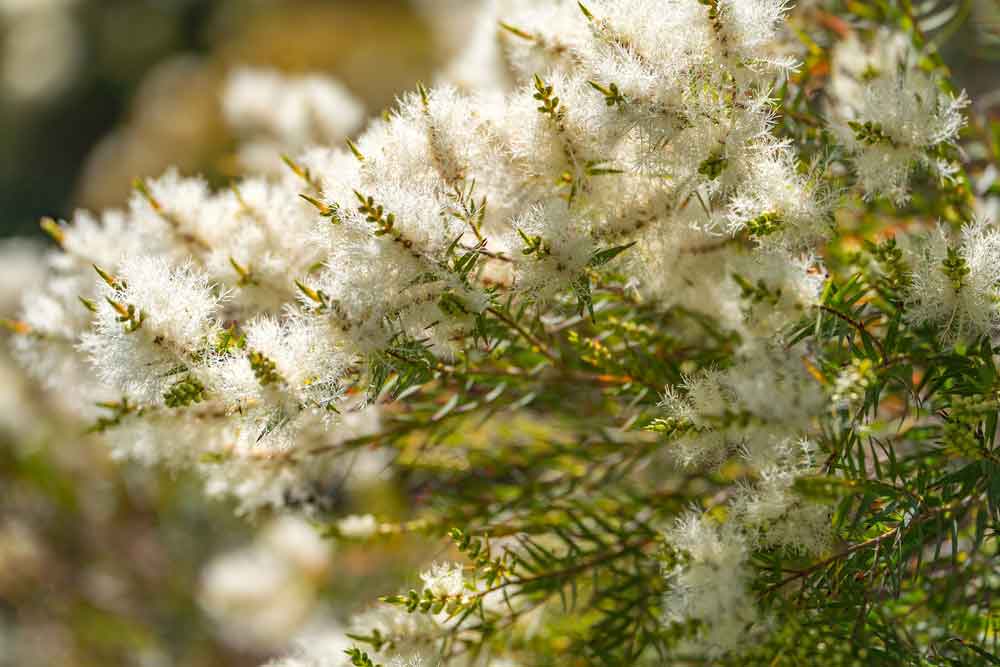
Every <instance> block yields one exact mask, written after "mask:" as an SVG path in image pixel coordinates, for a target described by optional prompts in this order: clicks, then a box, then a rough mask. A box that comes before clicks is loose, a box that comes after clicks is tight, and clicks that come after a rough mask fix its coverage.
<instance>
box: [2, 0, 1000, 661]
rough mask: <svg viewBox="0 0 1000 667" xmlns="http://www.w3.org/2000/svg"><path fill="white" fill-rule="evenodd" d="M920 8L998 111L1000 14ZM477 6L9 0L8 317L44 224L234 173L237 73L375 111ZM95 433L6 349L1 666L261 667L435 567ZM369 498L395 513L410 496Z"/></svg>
mask: <svg viewBox="0 0 1000 667" xmlns="http://www.w3.org/2000/svg"><path fill="white" fill-rule="evenodd" d="M805 4H812V5H814V6H815V5H817V4H820V3H816V2H813V3H805ZM855 4H857V3H855ZM914 4H915V5H919V7H920V11H921V12H922V15H923V16H924V18H925V20H927V21H929V23H928V24H927V27H928V32H929V34H931V35H932V36H934V37H936V38H939V39H940V40H941V42H942V44H943V45H942V47H941V48H942V52H943V53H944V55H945V57H946V60H947V62H948V63H949V65H950V66H951V67H952V68H953V71H954V73H955V76H956V80H957V82H958V84H959V85H960V86H962V87H965V88H966V89H968V90H969V93H970V95H972V97H973V99H974V100H976V102H977V104H978V105H980V106H991V105H996V106H998V107H1000V104H998V102H1000V98H998V97H997V95H996V94H995V93H994V92H993V91H995V90H996V89H997V88H998V87H1000V65H998V58H1000V20H998V18H997V17H1000V4H998V0H954V1H951V0H928V1H925V2H915V3H914ZM476 5H477V3H476V2H475V1H474V0H410V1H409V2H407V1H404V0H355V1H352V0H339V1H338V0H284V1H282V0H0V238H3V237H12V236H24V237H27V238H33V239H35V240H36V241H38V242H39V245H38V246H34V245H30V246H25V245H18V246H11V245H9V244H8V245H5V246H0V318H4V317H14V315H15V313H16V310H17V299H18V297H17V293H18V292H19V291H20V289H21V288H22V286H26V285H31V284H32V283H33V281H40V280H41V279H42V277H41V273H40V272H41V271H42V270H43V261H42V259H41V250H40V248H41V247H43V246H42V245H41V244H43V243H45V241H44V240H43V239H42V238H41V232H40V231H39V228H38V220H39V219H40V218H41V217H42V216H53V217H59V218H66V217H69V216H70V215H71V213H72V211H73V210H74V209H75V208H77V207H84V208H90V209H101V208H105V207H114V206H119V205H122V204H123V203H124V202H125V200H126V199H127V197H128V195H129V193H130V191H131V189H132V184H133V182H134V180H135V179H136V178H141V177H145V176H155V175H159V174H160V173H162V172H163V171H164V170H165V169H166V168H167V167H169V166H171V165H176V166H177V167H179V168H180V169H181V171H182V172H184V173H200V174H203V175H205V176H206V177H207V178H208V179H209V180H210V181H211V182H212V183H215V184H218V185H222V184H225V183H227V182H229V181H230V180H232V179H233V178H234V177H236V176H237V175H238V174H239V171H240V164H239V161H238V160H237V159H236V151H237V148H238V145H237V144H238V141H239V140H240V137H238V136H234V133H233V130H232V129H231V128H230V127H229V126H228V125H227V124H226V122H225V121H224V118H223V110H222V105H221V102H220V100H221V99H222V89H223V86H224V83H225V81H226V77H227V75H228V73H229V72H230V71H231V70H233V69H234V68H236V67H238V66H241V65H253V66H261V67H273V68H276V69H278V70H281V71H284V72H289V73H305V72H309V73H322V74H329V75H332V76H333V77H334V78H336V79H338V80H339V81H341V82H342V83H343V84H344V86H345V87H346V89H347V90H348V91H349V92H350V93H351V94H353V95H354V96H356V97H357V98H358V99H359V100H360V101H361V102H362V103H363V105H364V107H365V109H366V112H367V113H368V114H371V115H374V114H378V113H379V112H380V111H381V110H383V109H386V108H388V107H390V106H391V105H392V101H393V98H394V97H395V95H397V94H398V93H399V92H401V91H404V90H410V89H412V88H413V87H414V85H415V83H416V82H417V81H425V82H429V81H432V80H433V78H434V76H433V73H434V71H435V70H436V69H437V68H439V67H440V66H442V65H443V64H444V63H445V62H447V61H448V60H449V59H450V58H451V57H452V56H453V55H454V54H455V53H456V51H457V50H458V49H459V48H460V47H461V45H462V44H461V42H462V38H463V36H464V35H466V34H467V32H468V27H469V25H470V20H471V18H472V16H471V15H472V12H473V11H474V10H475V8H476ZM0 338H2V336H0ZM5 343H6V341H5V340H2V339H0V348H2V347H4V345H5ZM83 430H84V427H81V425H80V424H78V423H73V422H72V421H69V420H68V419H63V418H62V417H61V416H60V412H59V409H58V405H53V403H52V398H51V397H47V396H42V395H41V394H40V393H39V392H38V391H37V387H33V386H31V385H30V383H28V382H27V381H26V380H25V379H24V378H23V377H22V375H21V374H19V373H18V372H17V371H16V370H15V369H14V366H13V364H12V363H11V361H10V359H9V358H8V357H7V356H6V355H5V353H4V352H3V351H0V667H15V666H16V667H32V666H33V665H46V666H47V667H63V666H66V667H68V666H76V665H80V666H88V667H89V666H95V667H100V666H105V665H135V666H137V667H167V666H171V665H183V666H191V667H201V666H205V667H208V666H209V665H211V666H212V667H229V666H239V667H242V666H243V665H247V666H249V665H257V664H260V663H261V662H262V661H263V660H265V659H266V658H267V657H268V656H270V655H273V654H276V653H280V652H281V651H282V650H283V649H284V648H285V646H284V643H285V642H286V641H287V638H288V637H290V636H293V635H295V634H299V633H301V632H303V631H306V632H314V633H317V634H318V635H322V634H324V633H329V632H330V631H331V630H333V629H335V628H336V618H337V617H338V612H339V611H340V610H339V609H338V608H337V604H338V603H342V602H343V601H347V600H357V599H369V598H373V597H374V596H376V595H378V594H381V593H385V592H388V591H392V590H395V589H396V588H397V587H398V584H399V582H398V581H397V579H398V578H400V577H402V576H403V575H402V573H403V572H405V571H407V569H408V567H409V566H412V565H413V563H414V562H416V561H417V560H418V557H423V556H424V555H426V553H427V547H426V545H424V547H423V548H421V549H413V548H412V545H400V547H399V548H398V549H396V550H395V552H394V553H395V555H394V556H391V558H392V560H391V562H384V561H383V562H375V561H374V560H373V559H372V558H371V557H370V555H369V554H367V553H366V552H364V551H363V550H362V549H361V548H359V547H354V548H352V547H351V546H349V545H347V546H344V545H341V546H340V547H337V548H336V549H335V548H334V546H333V545H332V544H331V543H329V542H324V541H321V540H318V538H316V537H315V533H314V532H313V531H312V530H311V529H309V528H308V526H307V525H306V524H303V523H302V522H296V521H294V520H280V521H276V520H273V519H269V518H268V517H259V518H257V519H256V520H254V521H249V520H246V519H241V518H239V517H236V516H235V515H234V511H233V508H232V507H229V506H226V505H225V504H224V503H221V502H214V503H213V502H207V501H206V500H205V498H204V496H203V494H202V491H201V488H200V486H199V483H198V482H197V480H194V479H192V478H190V477H188V476H186V475H183V474H179V473H176V472H173V471H162V470H161V471H156V470H150V469H147V468H140V467H138V466H132V465H124V466H123V465H121V464H118V463H115V462H112V461H110V460H109V458H108V456H107V454H106V452H104V450H103V449H101V448H99V447H94V446H93V443H89V442H88V441H87V440H86V439H85V438H84V437H83V433H82V431H83ZM379 494H380V495H378V496H377V497H374V498H372V499H369V500H370V504H374V505H375V506H379V504H381V506H382V508H384V509H386V513H387V514H392V509H391V505H392V503H393V502H401V499H399V498H395V497H394V496H393V490H392V489H382V490H381V491H380V492H379ZM387 506H388V507H387ZM389 551H391V550H389ZM335 552H336V553H335ZM220 564H221V565H220ZM227 573H236V574H235V575H230V574H227ZM376 573H378V574H376ZM232 576H235V577H237V578H238V579H240V581H233V580H232ZM247 582H250V583H251V585H249V586H248V585H247ZM338 601H339V602H338ZM234 629H235V630H234Z"/></svg>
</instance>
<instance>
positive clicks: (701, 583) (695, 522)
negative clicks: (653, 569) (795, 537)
mask: <svg viewBox="0 0 1000 667" xmlns="http://www.w3.org/2000/svg"><path fill="white" fill-rule="evenodd" d="M667 538H668V540H669V541H670V543H671V544H672V545H673V546H674V547H675V548H676V549H677V550H678V551H679V552H681V553H682V554H684V555H685V557H686V561H685V562H684V563H683V564H682V565H678V566H677V567H675V568H673V569H672V570H671V571H669V572H668V573H667V578H668V582H669V590H668V591H667V593H666V596H665V599H664V602H663V605H664V610H665V614H666V619H667V621H668V622H669V621H673V622H684V621H688V620H692V619H693V620H697V621H700V622H702V623H703V624H704V625H703V627H702V628H701V630H700V631H699V633H698V635H697V637H696V638H695V639H694V640H691V641H692V644H693V647H695V648H697V649H699V650H701V651H704V652H707V653H708V654H709V655H719V654H722V653H725V652H727V651H730V650H732V649H734V648H736V647H738V646H739V645H740V644H742V643H743V642H744V641H746V638H747V636H749V635H750V634H751V633H752V632H753V631H754V630H756V629H759V624H760V623H761V619H760V618H759V615H758V612H757V608H756V606H755V604H754V599H753V596H752V595H751V593H750V590H749V581H750V576H751V575H750V569H749V565H748V563H747V558H748V556H749V548H748V546H747V544H746V541H745V539H744V538H743V537H742V535H741V534H740V533H739V532H736V531H734V530H733V529H732V527H731V526H729V525H725V526H721V527H720V526H718V525H716V524H714V523H712V521H711V520H710V519H707V518H704V517H700V516H697V515H694V514H692V515H688V516H686V517H683V518H681V519H680V520H678V522H677V524H676V525H675V526H674V527H673V528H672V529H671V530H670V531H669V532H668V534H667Z"/></svg>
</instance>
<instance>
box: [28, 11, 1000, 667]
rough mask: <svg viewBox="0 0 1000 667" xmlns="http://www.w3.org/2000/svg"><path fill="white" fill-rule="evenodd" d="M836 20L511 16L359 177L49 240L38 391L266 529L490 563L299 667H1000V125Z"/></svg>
mask: <svg viewBox="0 0 1000 667" xmlns="http://www.w3.org/2000/svg"><path fill="white" fill-rule="evenodd" d="M819 4H820V3H804V6H802V7H799V8H796V9H794V10H792V9H790V8H789V7H788V6H787V5H786V3H785V2H784V1H783V0H674V1H671V2H664V1H663V0H589V1H588V2H584V3H577V2H558V1H555V0H552V1H549V2H515V1H504V2H497V3H492V4H490V5H489V7H488V8H487V11H486V12H485V13H484V16H483V19H482V21H481V23H480V25H479V27H477V28H476V29H475V30H474V31H472V33H473V39H472V41H471V43H470V45H469V47H468V49H467V51H466V52H465V54H463V55H462V57H461V58H460V59H459V60H458V61H457V62H455V63H452V64H451V65H450V66H449V67H448V68H447V69H446V70H445V73H444V74H443V75H442V82H441V83H440V84H439V85H436V86H433V87H424V86H418V87H417V89H416V91H415V92H412V93H409V94H406V95H403V96H402V97H401V98H400V100H399V104H398V106H397V108H396V109H395V110H393V111H392V112H390V113H387V114H385V115H383V117H381V118H379V119H377V120H375V121H373V122H371V124H370V125H369V126H368V127H367V129H366V130H364V131H363V132H362V133H361V134H360V135H358V136H356V137H355V138H353V139H352V140H347V141H346V142H345V146H344V147H343V148H336V147H333V148H330V147H326V148H313V149H309V150H307V151H305V152H304V153H302V154H299V155H297V156H292V157H289V158H286V160H285V162H286V164H287V169H286V170H285V171H284V173H283V174H282V175H280V176H278V177H275V178H270V179H267V178H263V177H249V178H247V179H245V180H242V181H239V182H236V183H233V184H232V185H231V187H228V188H224V189H221V190H218V191H214V192H213V191H210V189H209V188H208V187H207V186H206V184H205V183H204V182H203V181H201V180H198V179H191V178H182V177H180V176H179V175H177V174H176V173H170V174H167V175H166V176H164V177H162V178H159V179H156V180H151V181H146V182H143V183H141V184H140V185H139V187H137V189H136V192H135V195H134V197H133V198H132V200H131V202H130V203H129V205H128V208H127V209H126V210H124V211H120V212H108V213H104V214H103V215H101V216H100V217H99V218H97V217H92V216H89V215H87V214H80V215H78V216H77V218H76V219H75V220H74V221H72V222H69V223H62V224H56V223H53V222H51V221H50V222H46V223H45V226H46V227H47V228H48V230H49V231H50V232H51V234H52V236H53V237H55V239H56V241H58V243H59V245H60V246H61V249H60V251H59V252H56V253H54V255H53V257H52V259H51V280H50V282H49V283H48V284H47V285H44V286H42V287H41V288H40V289H38V290H37V291H35V292H32V293H29V294H26V295H25V298H24V304H25V305H24V310H23V315H22V318H21V320H19V321H18V322H17V323H14V326H15V328H17V330H18V332H19V334H20V335H19V336H18V338H17V341H16V345H17V348H18V351H19V353H20V355H21V358H22V359H24V361H25V362H26V363H27V364H28V365H29V366H30V367H31V368H33V369H34V371H35V372H36V373H38V374H39V375H41V376H42V377H44V378H47V379H48V380H49V381H50V382H51V383H52V385H53V387H54V389H55V390H57V391H59V392H62V393H69V394H71V395H73V396H75V397H77V398H78V401H79V404H80V410H81V411H82V412H84V413H87V414H90V415H91V417H92V419H93V422H94V429H93V430H94V431H97V432H100V434H101V435H102V436H103V437H105V438H106V439H107V440H108V441H109V443H110V446H111V447H112V448H113V451H114V452H115V453H116V454H118V455H119V456H121V457H126V458H135V459H141V460H143V461H148V462H150V463H160V462H162V463H168V464H170V465H183V466H194V467H197V468H199V469H201V470H202V471H203V472H204V474H205V476H206V478H207V480H208V481H207V487H208V489H209V491H210V492H211V493H212V494H216V495H226V496H232V497H235V498H236V500H237V501H238V503H239V507H240V508H241V510H243V511H248V512H249V511H261V510H265V509H271V510H291V509H296V510H308V511H311V512H312V516H313V517H314V519H315V520H316V521H317V522H318V523H319V524H320V525H321V527H322V528H323V529H324V530H325V531H326V533H327V534H329V535H330V536H331V537H333V538H337V539H343V540H366V541H370V543H371V548H373V549H375V548H378V547H379V545H380V544H385V543H386V542H384V540H387V539H388V537H389V536H395V535H398V534H400V533H407V532H422V533H427V534H430V535H431V536H438V537H440V538H441V539H442V540H445V541H446V542H450V543H452V545H453V554H452V555H453V561H454V562H451V563H448V564H437V565H435V566H433V567H432V568H431V569H429V570H428V571H427V572H426V573H425V574H424V575H423V576H422V577H421V581H422V583H421V584H419V585H416V586H415V587H414V588H413V589H412V590H404V591H402V592H399V593H398V594H397V593H394V592H393V591H386V593H387V596H386V597H385V598H384V599H383V600H382V601H381V603H380V604H378V605H376V606H375V607H373V608H372V609H371V610H370V611H367V612H365V613H363V614H361V615H360V616H358V617H357V618H355V619H354V620H353V622H352V625H351V631H350V637H351V638H352V640H353V641H354V647H353V648H351V650H350V651H348V655H341V654H339V652H331V651H325V650H324V649H322V647H317V646H310V645H309V644H308V643H306V644H304V645H303V646H302V647H301V650H300V651H299V652H297V653H295V654H293V655H290V656H289V657H288V658H286V659H285V660H283V661H279V663H276V664H280V665H285V666H289V667H290V666H296V667H299V666H302V665H340V664H345V663H349V664H353V665H361V666H367V665H390V664H391V665H404V664H405V665H410V664H423V665H437V664H442V665H460V664H470V665H472V664H476V665H478V664H484V665H485V664H491V665H507V664H539V665H543V664H552V665H557V664H560V665H561V664H589V663H595V664H613V665H619V664H622V665H626V664H627V665H634V664H685V665H687V664H729V663H730V662H732V664H767V665H779V664H781V665H785V664H788V665H791V664H795V665H813V664H820V663H822V664H858V665H899V664H913V665H931V664H934V665H938V664H940V665H945V664H955V665H957V664H963V665H964V664H977V663H982V664H988V663H991V662H992V663H995V662H996V661H997V658H996V657H995V655H993V653H991V652H990V651H992V650H993V647H992V642H994V641H995V640H996V626H995V623H994V620H995V617H994V614H995V607H996V602H995V601H994V600H995V598H996V596H995V595H994V593H995V592H996V591H995V589H996V588H997V586H998V583H997V582H998V579H997V576H996V575H997V572H996V569H995V565H994V558H995V556H996V533H995V530H996V519H997V501H998V499H1000V474H998V473H1000V468H998V466H1000V460H998V458H997V450H996V445H995V436H996V427H997V391H998V388H1000V377H998V371H997V368H996V357H995V354H994V353H995V348H994V345H993V340H994V337H995V336H996V335H997V333H998V325H1000V310H998V304H997V300H998V296H1000V293H998V289H1000V285H998V281H1000V268H998V267H1000V230H998V228H997V227H996V226H995V225H994V222H993V221H992V220H991V219H989V218H987V217H984V215H983V213H984V212H986V211H988V210H991V207H992V210H994V211H995V210H996V204H995V200H991V199H990V197H993V196H995V195H996V192H997V186H996V185H995V181H994V179H995V178H996V174H997V172H996V167H995V165H996V162H997V150H998V143H997V140H996V136H998V135H997V134H996V131H997V130H996V129H995V127H994V129H993V130H992V132H993V133H994V134H992V135H990V129H989V126H988V125H985V124H984V123H983V121H981V120H978V119H977V120H975V122H974V123H972V124H969V125H967V126H966V117H965V115H964V113H965V112H964V109H965V107H966V106H967V101H966V99H965V97H964V95H963V94H961V93H959V92H958V91H956V90H954V89H953V86H952V85H951V83H950V82H949V79H948V72H947V70H946V69H945V67H944V65H943V64H942V62H941V60H940V58H938V57H937V56H936V54H935V52H934V51H933V49H932V48H931V47H930V46H929V45H928V44H927V41H926V38H925V36H924V34H923V32H922V28H921V25H922V24H921V22H920V19H921V16H920V15H919V14H918V13H916V10H914V8H913V7H912V6H911V4H910V2H909V0H899V1H898V2H889V1H880V2H877V3H872V4H867V3H865V4H862V3H847V4H846V6H844V7H826V8H823V7H820V6H819ZM831 12H833V13H831ZM251 88H252V86H251V87H250V88H244V89H243V90H242V92H241V95H243V98H244V102H245V103H247V104H250V105H251V107H253V104H257V106H256V109H257V112H258V113H262V112H264V113H266V108H267V104H266V103H264V104H263V105H262V104H261V103H260V100H257V101H256V102H255V101H254V100H253V99H252V97H253V96H252V90H251ZM274 90H279V91H280V90H281V87H280V86H272V87H270V88H268V91H269V92H268V93H267V95H269V96H272V97H273V95H274V94H275V93H274ZM289 94H290V93H289ZM278 96H279V97H280V92H279V93H278ZM320 97H321V99H323V100H328V99H331V97H330V96H326V97H324V96H320ZM268 99H271V97H269V98H268ZM300 104H307V101H306V100H304V101H302V102H300ZM343 104H344V105H346V107H347V108H346V109H345V111H344V113H345V114H346V115H347V117H351V114H355V113H356V108H355V106H354V105H353V103H351V102H349V100H348V98H346V97H345V98H344V102H343ZM328 107H329V105H327V104H325V103H324V104H319V103H317V104H316V106H315V109H319V110H322V111H323V112H324V113H330V110H329V108H328ZM275 113H276V114H277V113H279V112H278V110H277V109H275ZM282 113H290V114H291V116H292V117H296V118H297V117H301V116H297V115H296V113H294V112H289V111H287V110H285V111H283V112H282ZM279 125H280V123H279ZM343 125H344V126H345V127H346V126H349V123H348V122H345V123H344V124H343ZM963 127H967V130H965V135H962V134H961V132H962V131H963ZM347 131H349V130H347ZM95 269H96V275H95ZM95 403H96V407H95ZM373 471H375V472H374V473H373ZM379 471H381V474H383V475H388V476H389V477H390V478H391V479H393V480H395V482H396V483H397V484H399V485H400V486H401V488H402V489H403V490H404V492H405V493H407V494H409V495H410V497H411V498H412V499H413V503H412V510H411V512H412V513H411V514H409V515H406V516H372V515H370V513H369V512H367V511H366V510H365V508H364V507H363V506H361V507H359V506H356V505H355V506H351V505H350V502H349V501H347V505H346V506H347V507H351V508H352V509H353V510H354V514H353V515H350V516H344V515H341V516H340V517H339V518H338V516H337V515H336V512H337V511H338V508H340V507H344V506H345V504H344V503H345V501H344V500H343V498H344V493H345V492H346V493H348V494H349V492H350V487H351V485H352V483H354V482H355V480H357V479H358V478H359V477H363V476H365V475H368V476H370V475H372V474H379ZM817 661H819V662H817Z"/></svg>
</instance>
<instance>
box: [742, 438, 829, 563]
mask: <svg viewBox="0 0 1000 667" xmlns="http://www.w3.org/2000/svg"><path fill="white" fill-rule="evenodd" d="M781 449H782V456H781V458H780V459H779V460H778V461H777V462H776V463H774V464H772V465H769V466H765V467H764V468H762V469H761V470H760V471H759V477H760V479H759V480H758V481H756V482H755V483H754V484H744V485H742V486H740V488H739V492H738V494H737V496H736V498H735V499H734V500H733V501H732V515H733V517H734V519H735V520H736V521H737V522H738V523H739V525H740V526H741V527H742V528H743V529H744V530H745V531H746V533H747V534H748V535H749V537H750V539H751V540H752V543H753V544H754V545H755V546H762V547H776V546H777V547H784V548H785V549H787V550H789V551H792V552H802V553H807V554H812V555H817V554H821V553H822V552H823V551H825V550H826V549H827V548H828V547H829V544H830V537H831V531H832V527H831V521H830V515H831V511H832V507H831V506H830V505H828V504H825V503H821V502H818V501H815V500H812V499H809V498H806V497H804V496H802V495H800V494H798V493H796V491H795V490H794V488H793V484H794V483H795V480H796V479H797V478H799V477H804V476H807V475H809V474H813V473H815V469H816V464H815V461H814V455H815V449H816V446H815V445H814V444H812V443H811V442H809V441H807V440H802V441H797V442H787V443H784V444H783V445H782V447H781Z"/></svg>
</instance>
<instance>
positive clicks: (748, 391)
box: [662, 346, 825, 467]
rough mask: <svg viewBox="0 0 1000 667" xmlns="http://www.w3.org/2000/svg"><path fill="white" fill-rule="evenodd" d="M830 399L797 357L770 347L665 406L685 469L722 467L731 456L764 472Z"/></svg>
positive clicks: (672, 395) (674, 392)
mask: <svg viewBox="0 0 1000 667" xmlns="http://www.w3.org/2000/svg"><path fill="white" fill-rule="evenodd" d="M824 401H825V397H824V395H823V393H822V391H821V389H820V387H819V384H818V383H817V382H816V381H815V380H814V379H813V378H812V377H811V376H810V374H809V373H808V371H807V370H806V368H805V366H804V364H803V362H802V360H801V359H800V358H799V357H798V356H797V355H795V353H794V352H785V351H783V350H780V349H774V348H771V347H768V346H761V347H759V348H757V349H756V350H753V351H752V353H751V354H749V355H748V356H747V357H745V358H744V359H743V360H742V361H741V362H740V363H738V364H737V365H735V366H732V367H730V368H727V369H725V370H709V371H705V372H702V373H700V374H699V375H696V376H693V377H688V378H686V379H685V382H684V391H683V392H681V391H679V390H678V389H677V388H670V389H668V390H667V392H666V394H665V396H664V400H663V404H662V406H663V407H664V409H665V411H666V414H667V415H668V417H670V419H671V421H670V429H674V428H676V429H677V431H676V433H677V435H678V437H679V440H678V441H677V442H676V443H675V445H676V446H675V447H672V449H673V450H676V455H677V456H678V458H679V460H680V462H681V463H683V464H685V465H699V464H704V463H714V462H719V461H720V460H721V459H722V458H724V457H725V456H726V455H727V454H729V453H731V452H732V451H734V450H735V451H739V452H740V453H741V454H742V456H743V457H744V458H746V460H747V461H748V462H749V463H751V464H753V465H755V466H760V467H764V466H767V465H769V464H771V463H773V462H774V461H775V460H776V459H777V458H778V457H780V456H781V447H782V446H783V443H785V442H786V441H787V440H788V439H789V438H795V437H798V436H800V435H802V434H803V433H806V432H808V431H809V430H810V428H811V425H812V422H813V420H814V419H815V417H816V416H817V415H818V414H819V413H820V412H821V411H822V409H823V407H824Z"/></svg>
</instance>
